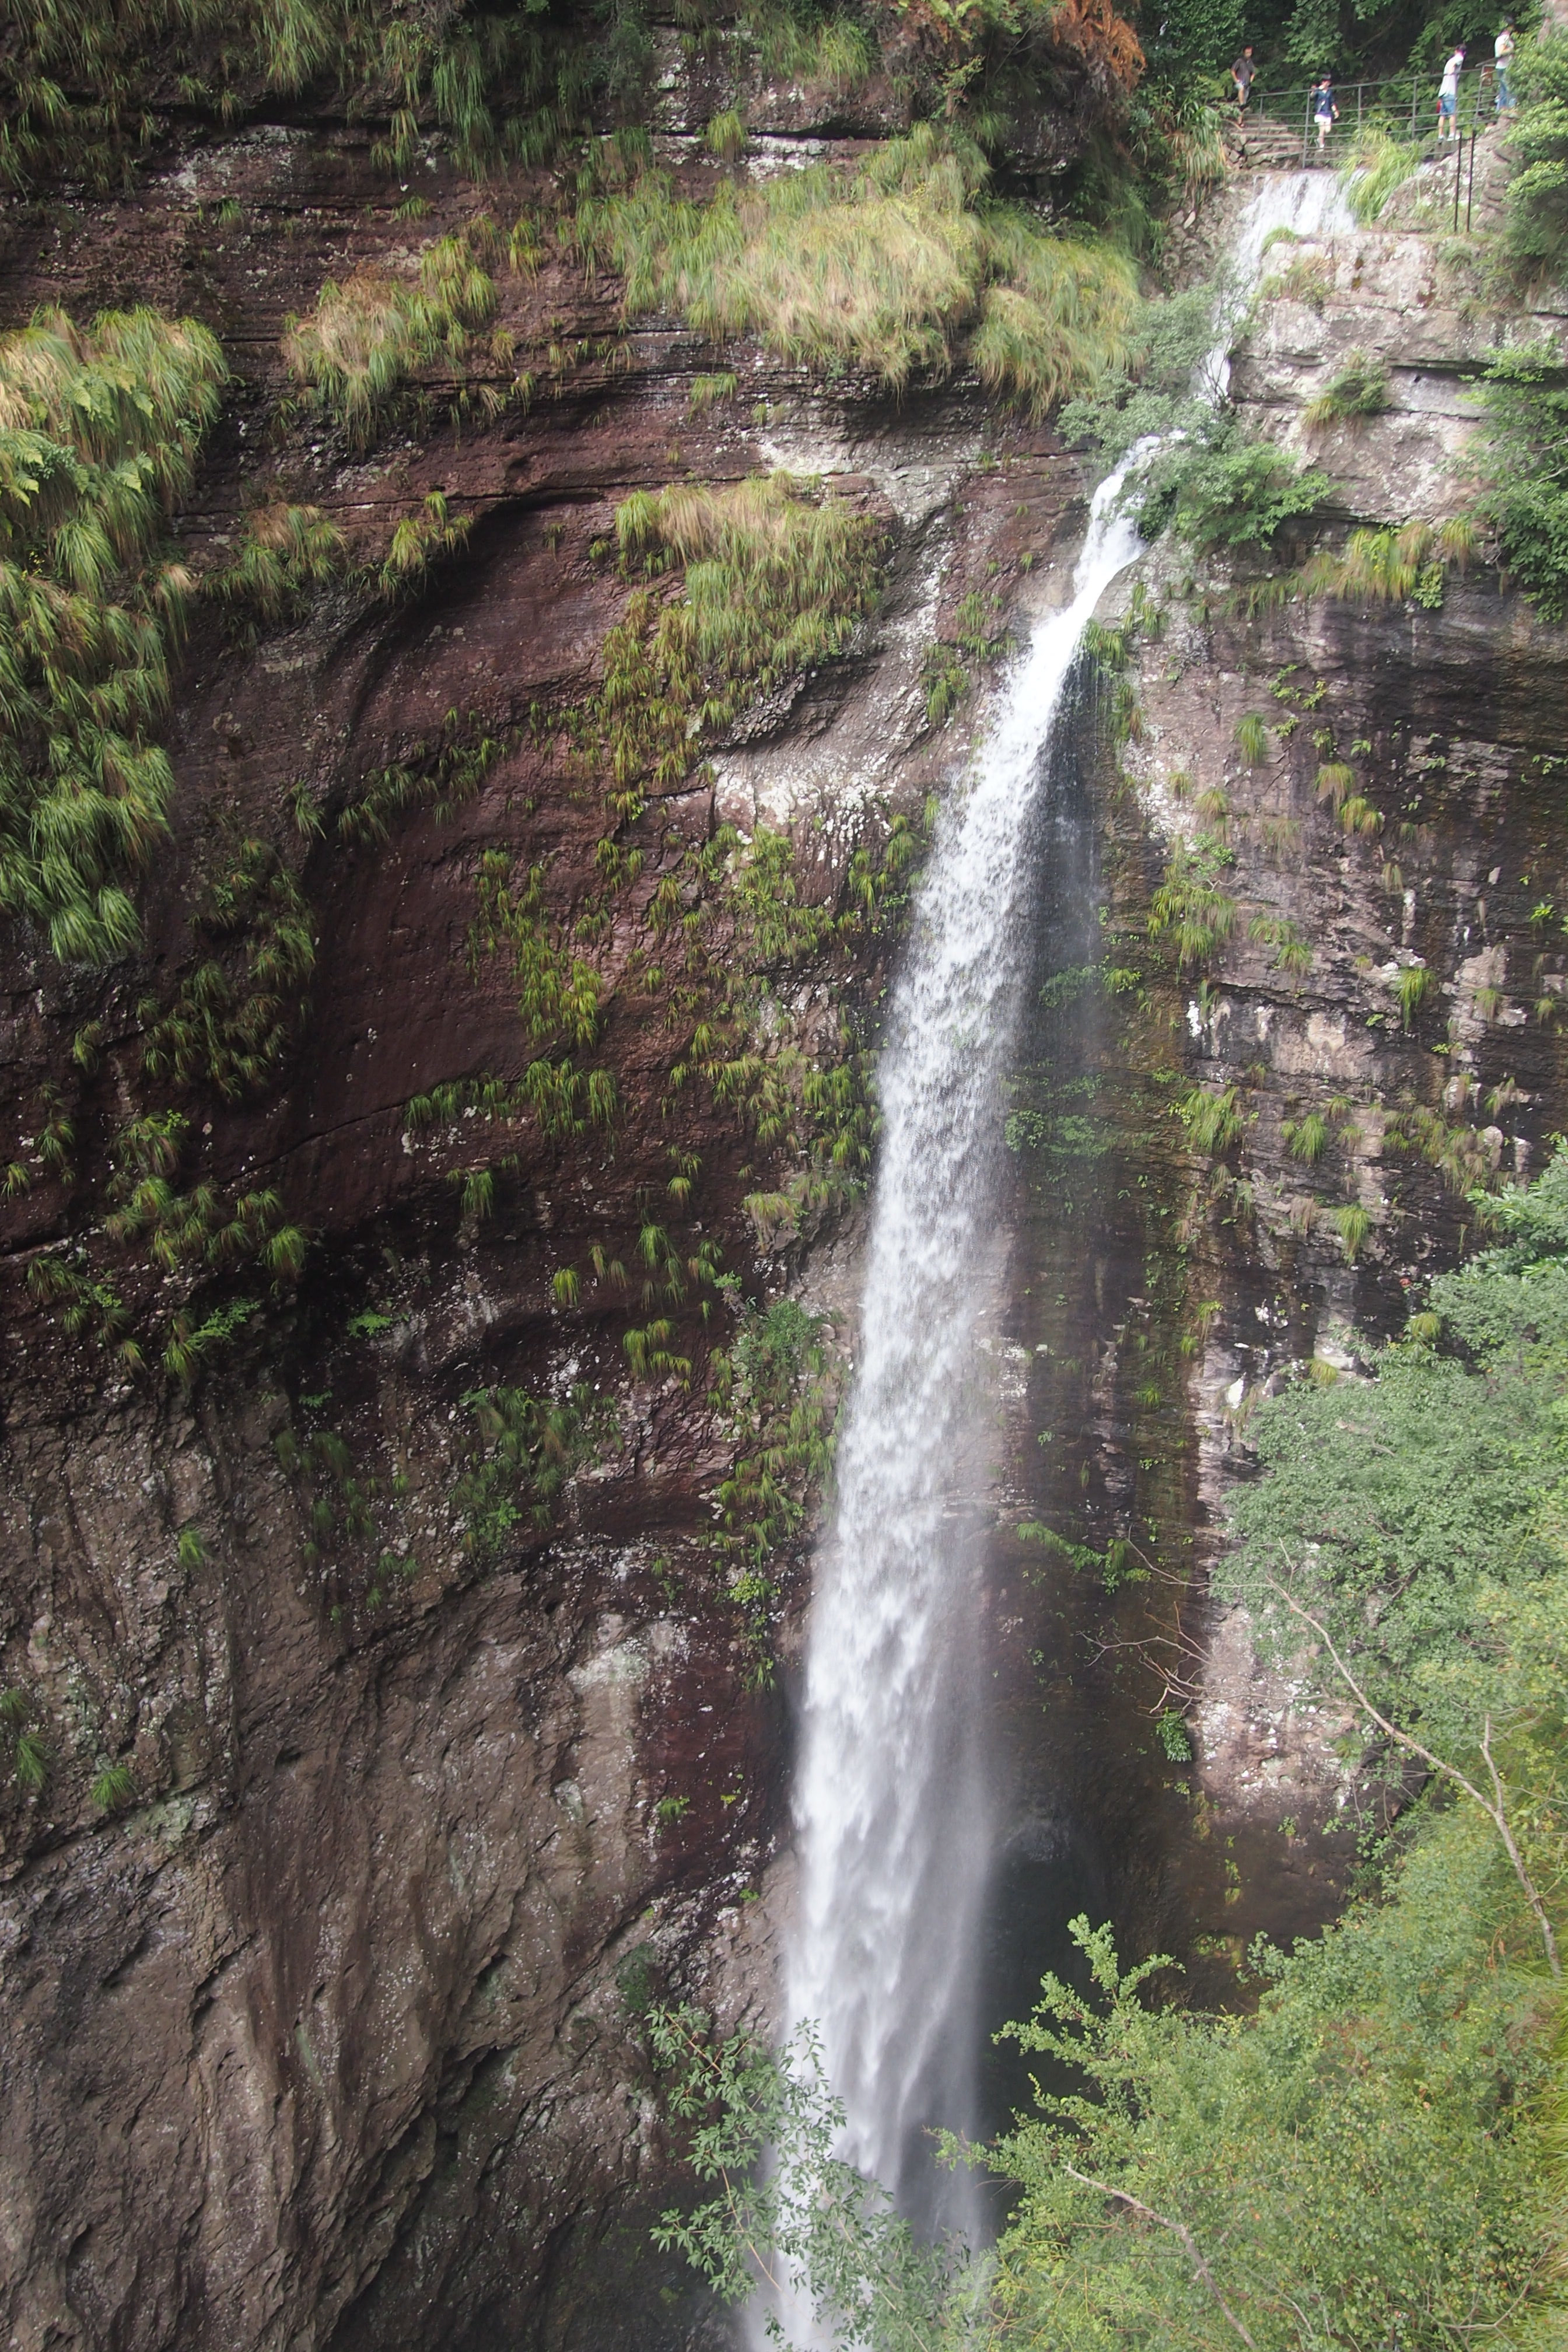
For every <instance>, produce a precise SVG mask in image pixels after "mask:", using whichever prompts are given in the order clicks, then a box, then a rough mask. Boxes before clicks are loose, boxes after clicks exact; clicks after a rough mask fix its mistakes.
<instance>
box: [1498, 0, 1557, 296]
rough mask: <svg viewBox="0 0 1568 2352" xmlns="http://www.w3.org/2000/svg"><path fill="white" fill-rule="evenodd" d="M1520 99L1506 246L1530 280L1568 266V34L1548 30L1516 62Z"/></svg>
mask: <svg viewBox="0 0 1568 2352" xmlns="http://www.w3.org/2000/svg"><path fill="white" fill-rule="evenodd" d="M1514 79H1515V82H1516V84H1517V95H1518V97H1519V99H1520V101H1521V102H1520V107H1519V111H1518V116H1517V119H1516V121H1515V123H1514V126H1513V129H1512V131H1511V132H1510V138H1509V147H1510V153H1511V155H1512V159H1513V161H1514V163H1516V164H1517V165H1518V166H1519V169H1518V170H1517V171H1516V173H1515V174H1514V176H1513V178H1512V180H1511V181H1510V184H1509V189H1508V197H1507V204H1508V218H1507V226H1506V228H1505V231H1504V241H1505V243H1506V246H1507V249H1508V251H1509V253H1510V256H1511V257H1512V258H1513V260H1514V261H1515V262H1516V263H1518V264H1519V265H1520V267H1521V270H1522V271H1523V272H1524V273H1525V274H1527V275H1528V276H1531V277H1535V278H1542V277H1561V276H1562V274H1563V268H1564V267H1565V266H1568V34H1564V33H1563V30H1562V28H1561V27H1560V26H1546V27H1543V28H1542V31H1541V32H1540V33H1539V34H1538V35H1537V37H1536V38H1535V39H1534V40H1533V41H1531V42H1529V43H1525V44H1521V47H1520V48H1519V50H1518V52H1517V53H1516V56H1515V59H1514Z"/></svg>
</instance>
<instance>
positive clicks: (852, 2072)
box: [788, 473, 1141, 2193]
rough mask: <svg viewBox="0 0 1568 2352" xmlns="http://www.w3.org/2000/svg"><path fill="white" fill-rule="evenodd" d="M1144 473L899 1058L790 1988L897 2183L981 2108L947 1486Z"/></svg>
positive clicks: (961, 847) (1009, 782) (970, 1765)
mask: <svg viewBox="0 0 1568 2352" xmlns="http://www.w3.org/2000/svg"><path fill="white" fill-rule="evenodd" d="M1121 481H1122V477H1121V474H1120V473H1119V474H1117V475H1114V476H1113V477H1112V478H1110V480H1109V481H1108V482H1106V483H1105V484H1104V485H1103V486H1102V488H1100V492H1099V494H1098V495H1097V497H1096V499H1095V502H1094V509H1093V516H1092V520H1091V522H1090V525H1089V539H1088V542H1087V544H1086V546H1085V548H1084V551H1083V553H1082V555H1081V557H1080V558H1079V565H1078V572H1077V576H1076V579H1075V582H1074V595H1073V601H1072V603H1071V604H1070V605H1069V606H1068V608H1067V609H1066V610H1065V611H1062V612H1058V613H1056V614H1052V615H1051V616H1050V618H1049V619H1047V621H1046V622H1045V623H1044V624H1043V625H1042V626H1041V627H1040V629H1039V630H1038V632H1037V635H1036V638H1035V642H1034V645H1033V646H1032V647H1031V649H1030V651H1029V653H1028V655H1027V656H1026V658H1025V659H1024V661H1023V662H1022V663H1021V664H1020V666H1019V667H1018V669H1017V671H1016V675H1015V676H1014V677H1013V679H1012V680H1011V682H1010V686H1009V688H1008V693H1007V699H1006V707H1005V710H1004V712H1003V714H1002V718H1001V720H1000V723H999V725H998V727H997V729H996V731H995V733H994V736H993V737H992V739H991V740H990V742H989V743H988V744H987V745H986V746H985V749H984V753H983V754H982V757H981V759H980V761H979V765H978V768H977V771H976V772H975V774H974V776H973V780H972V782H971V783H970V785H969V787H968V789H967V791H966V792H965V793H963V796H962V798H961V799H960V800H958V801H956V802H954V803H950V804H949V806H948V807H947V809H946V810H945V811H944V812H943V815H942V822H941V824H939V827H938V833H937V839H936V844H935V846H934V849H933V851H932V856H931V866H930V867H929V869H928V873H927V877H926V880H925V883H924V886H923V887H922V889H921V895H920V900H919V906H918V911H917V918H916V923H915V928H914V935H913V938H912V939H911V940H910V949H909V953H908V958H907V961H906V963H905V966H904V971H903V974H902V977H901V979H900V982H899V985H898V989H897V992H896V995H895V1001H894V1005H893V1013H892V1019H891V1022H890V1024H889V1026H890V1035H889V1044H888V1045H887V1047H886V1049H885V1051H884V1054H883V1056H882V1060H881V1064H880V1069H879V1087H880V1093H881V1100H882V1114H883V1128H882V1140H881V1150H880V1157H879V1165H878V1171H877V1180H876V1189H875V1193H874V1200H873V1208H872V1216H871V1232H870V1242H869V1248H868V1257H867V1266H866V1286H865V1307H864V1319H863V1326H862V1332H861V1340H860V1356H859V1361H858V1367H857V1372H856V1380H855V1387H854V1392H853V1395H852V1398H851V1401H850V1405H849V1411H848V1415H847V1426H846V1428H845V1432H844V1435H843V1439H842V1442H841V1444H840V1447H839V1454H838V1496H839V1501H838V1511H837V1523H836V1525H835V1527H834V1529H833V1533H832V1536H831V1538H830V1540H829V1542H828V1544H827V1546H826V1549H825V1552H824V1555H823V1558H822V1559H821V1561H820V1563H819V1569H818V1581H817V1591H816V1600H815V1602H814V1606H813V1612H812V1623H811V1640H810V1649H809V1654H808V1660H807V1667H806V1686H805V1727H804V1741H803V1751H802V1756H801V1762H800V1771H799V1779H798V1782H797V1786H796V1792H795V1823H796V1833H797V1839H798V1845H799V1853H800V1862H801V1887H800V1895H799V1911H798V1916H797V1919H796V1922H795V1934H794V1937H793V1940H792V1947H791V1951H790V1965H789V1980H788V2000H789V2014H790V2016H791V2018H792V2019H794V2020H801V2019H811V2020H814V2021H816V2025H817V2027H818V2029H819V2031H820V2032H821V2036H822V2045H823V2056H824V2060H825V2063H826V2070H827V2074H828V2078H829V2080H830V2081H831V2083H832V2084H833V2087H834V2089H835V2091H836V2092H837V2095H838V2096H839V2097H840V2098H841V2099H842V2100H843V2101H844V2104H845V2107H846V2110H847V2133H846V2141H845V2147H844V2153H845V2154H846V2155H847V2156H848V2157H849V2158H850V2159H851V2160H852V2161H853V2162H854V2163H855V2164H857V2165H858V2166H859V2167H860V2168H861V2169H862V2170H863V2171H866V2172H869V2173H872V2174H874V2175H875V2176H876V2177H877V2178H878V2179H880V2180H881V2181H882V2182H883V2183H884V2184H885V2185H886V2186H887V2187H888V2188H889V2189H892V2190H894V2192H895V2193H897V2191H898V2189H899V2188H900V2179H901V2177H902V2176H905V2175H906V2173H907V2170H908V2163H909V2157H910V2137H911V2134H912V2133H914V2132H915V2131H917V2130H918V2127H919V2126H920V2125H921V2123H922V2122H927V2121H931V2120H934V2119H935V2117H936V2116H938V2115H941V2116H942V2119H943V2120H944V2121H946V2122H948V2123H950V2124H959V2123H962V2122H963V2121H964V2120H966V2117H965V2116H964V2112H963V2110H964V2107H965V2105H966V2104H967V2100H966V2091H967V2084H966V2080H965V2077H966V2076H967V2074H968V2072H969V2058H970V2047H969V2045H970V2044H971V2043H972V2042H973V2033H972V2032H970V2031H969V2030H967V2029H968V2023H969V2021H968V2018H967V2010H966V2002H965V1999H964V1990H965V1987H966V1986H967V1985H968V1984H969V1983H970V1982H971V1981H972V1980H973V1973H974V1971H973V1941H974V1935H975V1929H976V1925H977V1920H978V1916H979V1911H980V1902H981V1896H982V1894H983V1891H984V1875H985V1870H986V1865H987V1861H988V1854H989V1838H988V1822H987V1814H986V1799H985V1790H984V1775H983V1772H982V1769H981V1766H982V1759H981V1756H980V1754H979V1752H978V1746H977V1741H976V1738H975V1717H976V1708H975V1706H973V1703H972V1702H973V1694H972V1693H971V1691H970V1690H969V1688H968V1685H969V1683H970V1680H971V1678H972V1676H973V1669H974V1665H975V1663H976V1650H977V1644H976V1639H975V1636H976V1631H977V1611H978V1601H979V1595H978V1591H977V1590H976V1589H975V1587H974V1583H973V1569H972V1567H971V1566H970V1565H969V1564H968V1563H967V1562H966V1560H965V1557H964V1554H965V1550H966V1549H968V1548H967V1547H966V1546H965V1545H964V1543H963V1535H962V1529H961V1528H960V1526H959V1524H958V1521H957V1518H956V1516H955V1515H954V1514H952V1512H951V1511H950V1509H949V1507H948V1498H947V1494H946V1491H945V1490H946V1487H947V1486H948V1483H949V1480H950V1478H951V1475H952V1469H953V1465H954V1463H955V1460H956V1458H957V1456H958V1454H959V1453H960V1452H961V1450H962V1445H963V1437H964V1433H965V1422H966V1419H967V1408H966V1390H967V1387H968V1364H969V1355H970V1345H971V1339H972V1336H973V1325H974V1319H975V1314H976V1310H977V1308H978V1307H979V1304H980V1300H981V1296H982V1292H983V1276H984V1270H985V1266H986V1263H987V1260H988V1258H989V1255H990V1251H991V1245H992V1242H993V1239H994V1231H993V1226H994V1219H993V1210H994V1196H995V1185H994V1161H995V1157H996V1152H997V1147H998V1144H999V1141H1000V1136H1001V1127H1002V1086H1003V1080H1004V1078H1005V1074H1006V1070H1007V1066H1008V1062H1009V1058H1010V1054H1011V1049H1012V1042H1013V1034H1014V1028H1015V1023H1016V1011H1017V1005H1018V1000H1019V995H1020V984H1021V980H1022V976H1023V972H1024V969H1025V963H1026V956H1027V951H1028V937H1029V923H1028V917H1027V887H1026V885H1027V879H1028V877H1027V872H1026V845H1027V843H1028V840H1029V838H1030V833H1031V827H1030V824H1029V817H1030V814H1031V811H1032V808H1033V805H1034V803H1036V801H1037V797H1038V794H1039V793H1040V790H1041V784H1042V776H1043V772H1044V760H1043V753H1044V751H1045V747H1046V742H1047V736H1048V734H1049V730H1050V726H1051V720H1052V718H1053V716H1054V715H1055V712H1056V709H1057V707H1058V702H1059V700H1060V698H1061V694H1062V689H1063V688H1064V686H1065V684H1066V681H1067V677H1068V671H1069V670H1070V668H1071V667H1072V664H1073V661H1074V658H1075V657H1076V656H1077V653H1078V649H1079V640H1080V638H1081V636H1082V635H1083V629H1084V625H1085V623H1086V622H1087V621H1088V620H1089V616H1090V614H1092V613H1093V611H1094V608H1095V605H1096V604H1098V602H1099V600H1100V595H1101V593H1103V591H1104V589H1105V588H1106V586H1107V584H1108V583H1110V581H1111V580H1112V579H1114V577H1115V576H1116V574H1117V573H1118V572H1120V571H1121V570H1122V569H1123V567H1124V566H1125V565H1127V564H1129V563H1131V561H1132V559H1133V557H1134V556H1135V555H1136V554H1137V552H1138V550H1139V546H1140V543H1141V542H1140V541H1139V539H1138V535H1137V532H1136V530H1135V529H1134V528H1133V526H1132V524H1131V522H1130V521H1129V520H1126V519H1125V518H1124V517H1122V516H1121V515H1120V514H1119V513H1118V512H1117V507H1116V502H1117V496H1118V493H1119V492H1120V490H1121Z"/></svg>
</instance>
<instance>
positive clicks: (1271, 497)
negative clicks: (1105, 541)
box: [1139, 432, 1333, 555]
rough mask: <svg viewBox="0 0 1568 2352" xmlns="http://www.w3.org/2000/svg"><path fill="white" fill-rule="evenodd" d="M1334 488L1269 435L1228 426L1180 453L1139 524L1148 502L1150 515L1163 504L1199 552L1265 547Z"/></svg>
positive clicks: (1263, 549)
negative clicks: (1218, 437)
mask: <svg viewBox="0 0 1568 2352" xmlns="http://www.w3.org/2000/svg"><path fill="white" fill-rule="evenodd" d="M1332 488H1333V485H1332V483H1331V481H1330V480H1329V478H1328V476H1327V475H1326V474H1324V473H1321V471H1320V470H1319V469H1318V468H1317V467H1315V466H1314V467H1302V466H1301V465H1300V463H1299V462H1298V460H1297V459H1296V458H1294V457H1291V456H1290V455H1289V451H1287V450H1284V449H1280V448H1278V447H1276V446H1275V444H1274V443H1273V442H1271V441H1248V440H1247V439H1245V438H1244V437H1243V436H1241V435H1239V434H1237V433H1234V432H1233V433H1231V434H1230V435H1229V436H1226V438H1225V439H1223V440H1222V441H1220V442H1218V443H1216V444H1215V445H1214V446H1210V447H1208V448H1206V449H1205V448H1203V447H1194V449H1192V450H1191V451H1190V452H1188V453H1184V454H1183V456H1182V460H1181V462H1180V464H1179V466H1178V467H1177V468H1176V470H1175V471H1174V473H1173V475H1167V476H1166V478H1165V479H1164V480H1163V482H1162V483H1161V484H1160V485H1159V486H1158V487H1157V488H1154V487H1153V486H1152V496H1151V499H1146V501H1145V506H1144V509H1142V510H1141V512H1140V515H1139V525H1140V528H1141V529H1142V527H1143V518H1144V513H1145V512H1150V509H1151V505H1152V512H1151V515H1150V519H1151V520H1155V519H1156V518H1157V517H1158V516H1159V514H1160V511H1161V507H1162V506H1163V508H1164V510H1165V511H1166V512H1168V513H1169V515H1170V518H1171V520H1172V521H1173V525H1174V527H1175V530H1176V531H1177V532H1178V534H1179V535H1180V536H1181V537H1182V538H1183V539H1185V540H1188V541H1191V543H1192V544H1193V546H1194V547H1195V548H1197V549H1198V550H1199V551H1200V552H1201V553H1203V554H1205V555H1212V554H1215V553H1217V552H1219V551H1228V552H1232V553H1235V552H1239V551H1254V552H1259V553H1264V554H1268V553H1271V552H1272V551H1273V549H1274V546H1275V542H1276V541H1277V540H1278V538H1279V533H1280V531H1281V530H1283V529H1284V527H1285V526H1286V524H1287V523H1289V522H1292V521H1294V520H1296V519H1297V518H1298V517H1300V516H1304V515H1310V514H1312V513H1314V512H1315V511H1316V510H1317V509H1318V508H1319V507H1320V506H1321V504H1322V502H1323V500H1324V499H1326V498H1328V497H1329V496H1330V494H1331V491H1332Z"/></svg>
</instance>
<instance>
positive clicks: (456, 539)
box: [381, 490, 473, 596]
mask: <svg viewBox="0 0 1568 2352" xmlns="http://www.w3.org/2000/svg"><path fill="white" fill-rule="evenodd" d="M472 523H473V518H472V516H470V515H458V516H454V515H452V514H451V513H450V512H449V511H448V509H447V498H446V493H445V491H443V490H427V491H426V494H425V501H424V504H423V505H422V506H419V507H416V509H415V511H414V512H413V513H412V514H411V515H405V516H404V517H403V518H402V520H400V521H399V523H398V525H397V527H396V529H395V530H394V532H393V534H392V545H391V547H390V548H389V549H388V550H387V553H386V561H385V562H384V563H383V565H382V567H381V587H382V593H383V594H384V595H387V596H406V595H411V594H415V593H417V592H418V591H419V590H421V589H422V588H423V587H424V586H425V583H426V578H427V576H428V574H429V572H430V567H431V565H432V564H433V563H436V562H438V561H439V560H440V558H441V557H442V556H446V555H456V554H457V553H458V550H459V549H460V548H461V547H462V546H463V545H464V543H465V541H467V539H468V532H469V530H470V529H471V528H472Z"/></svg>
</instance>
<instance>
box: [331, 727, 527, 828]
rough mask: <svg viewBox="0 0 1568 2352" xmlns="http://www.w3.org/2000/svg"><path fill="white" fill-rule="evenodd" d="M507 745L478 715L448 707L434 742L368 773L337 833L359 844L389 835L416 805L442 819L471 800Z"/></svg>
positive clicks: (343, 812) (416, 746)
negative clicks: (464, 715)
mask: <svg viewBox="0 0 1568 2352" xmlns="http://www.w3.org/2000/svg"><path fill="white" fill-rule="evenodd" d="M506 748H507V739H506V738H504V737H502V736H499V735H491V734H489V733H488V732H487V731H486V730H485V728H484V724H483V722H482V720H481V719H479V714H478V713H477V712H475V711H472V710H470V711H469V712H468V717H467V719H460V718H459V717H458V712H457V711H456V710H448V711H447V715H446V717H445V719H443V720H442V722H441V732H440V735H439V736H438V737H437V740H435V742H433V743H429V742H426V741H424V740H420V741H419V742H416V743H415V744H413V745H412V746H411V747H410V749H409V751H408V754H407V757H406V758H405V759H403V760H399V761H396V762H395V764H394V765H393V766H392V767H390V768H383V769H382V770H381V771H380V772H379V773H377V774H376V775H374V776H371V777H369V778H368V779H367V780H366V782H364V784H363V787H362V789H361V790H360V792H359V793H358V794H357V795H356V797H355V798H354V799H353V800H352V801H350V802H349V803H347V805H346V806H345V807H344V808H342V809H341V810H340V811H339V814H338V828H337V829H338V838H339V839H340V841H346V842H349V843H351V844H353V845H354V846H356V847H358V846H362V845H366V844H377V845H379V844H380V843H382V842H384V841H387V840H390V838H391V835H392V827H393V824H394V823H395V820H396V819H397V818H398V817H400V816H404V815H406V814H407V813H408V812H409V811H410V810H411V809H421V808H432V809H434V811H435V814H436V815H437V818H438V819H445V818H446V817H447V816H449V815H450V814H451V813H452V811H453V810H454V809H455V808H460V807H461V806H462V804H463V803H464V802H465V801H469V800H472V798H473V796H474V794H475V793H477V792H478V791H479V788H480V786H481V785H482V784H483V782H484V781H485V778H486V777H487V776H488V775H489V772H490V770H491V769H492V768H493V767H494V765H495V763H496V761H498V760H499V759H500V757H501V754H502V753H503V751H505V750H506Z"/></svg>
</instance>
